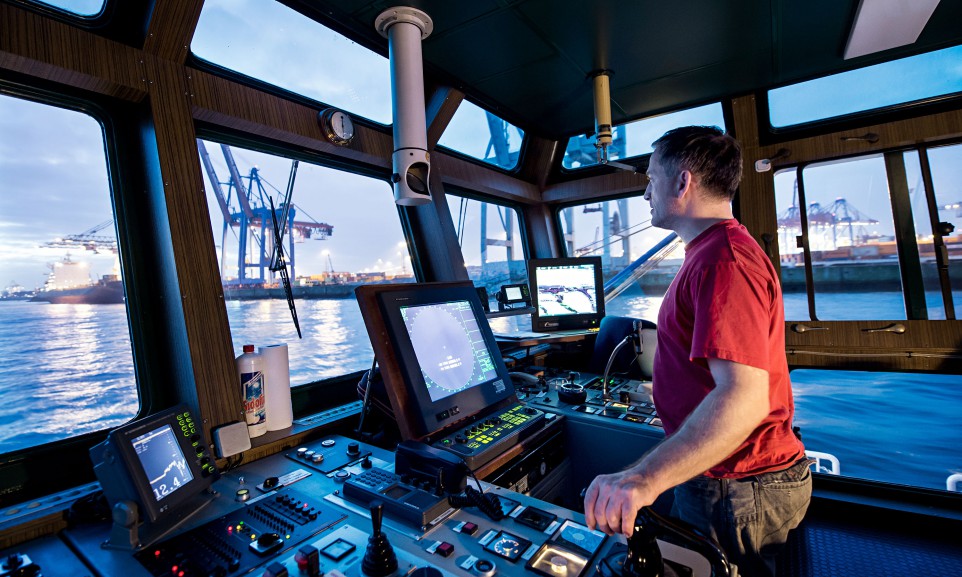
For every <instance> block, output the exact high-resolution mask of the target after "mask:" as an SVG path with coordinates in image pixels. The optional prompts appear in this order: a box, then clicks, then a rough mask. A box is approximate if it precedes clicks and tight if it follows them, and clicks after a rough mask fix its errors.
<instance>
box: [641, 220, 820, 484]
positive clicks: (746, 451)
mask: <svg viewBox="0 0 962 577" xmlns="http://www.w3.org/2000/svg"><path fill="white" fill-rule="evenodd" d="M710 358H715V359H725V360H729V361H733V362H736V363H741V364H744V365H749V366H752V367H757V368H759V369H764V370H766V371H768V382H769V392H768V398H769V404H770V412H769V414H768V416H767V417H765V419H764V420H763V421H762V422H761V424H759V425H758V428H756V429H755V430H754V431H753V432H752V434H751V435H749V437H748V439H747V440H746V441H745V442H744V443H742V445H741V446H740V447H738V449H736V450H735V452H734V453H732V454H731V455H730V456H728V457H727V458H726V459H724V460H723V461H722V462H720V463H718V464H717V465H716V466H714V467H712V468H711V469H709V470H708V472H707V473H706V474H707V475H709V476H711V477H716V478H741V477H747V476H751V475H757V474H759V473H765V472H767V471H775V470H778V469H782V468H785V467H787V466H788V465H790V464H792V463H793V462H795V461H796V460H798V459H799V458H801V457H802V456H803V455H804V451H805V448H804V447H803V446H802V442H801V441H800V440H799V439H798V438H797V437H796V436H795V434H794V433H793V432H792V419H793V417H794V414H795V404H794V401H793V399H792V385H791V382H790V381H789V378H788V361H787V359H786V357H785V312H784V309H783V304H782V291H781V287H780V285H779V282H778V277H777V275H776V272H775V267H773V266H772V263H771V262H770V261H769V260H768V257H766V256H765V253H764V252H762V249H761V247H760V246H758V243H757V242H755V239H753V238H752V237H751V235H750V234H748V231H747V230H746V229H745V227H744V226H742V225H741V224H739V223H738V221H736V220H725V221H722V222H719V223H717V224H714V225H712V226H711V227H709V228H708V229H707V230H705V231H704V232H702V233H701V234H700V235H698V237H697V238H695V240H693V241H692V242H691V243H689V244H688V246H687V247H686V248H685V262H684V264H683V265H682V267H681V269H680V270H679V271H678V275H677V276H676V277H675V279H674V280H673V281H672V283H671V286H670V287H669V288H668V293H667V294H666V295H665V300H664V302H663V303H662V305H661V310H660V311H659V313H658V348H657V349H656V350H655V361H654V376H653V378H652V381H653V394H654V401H655V406H656V407H657V410H658V416H659V417H661V420H662V423H663V424H664V427H665V433H666V434H667V435H671V434H672V433H674V432H675V431H677V430H678V428H679V427H681V425H682V423H683V422H684V421H685V419H686V418H687V417H688V415H689V414H691V412H692V411H693V410H694V409H695V407H696V406H698V404H699V403H701V401H702V400H703V399H704V398H705V396H706V395H708V393H709V392H711V390H712V389H714V388H715V381H714V379H713V378H712V376H711V372H710V371H709V370H708V361H707V359H710Z"/></svg>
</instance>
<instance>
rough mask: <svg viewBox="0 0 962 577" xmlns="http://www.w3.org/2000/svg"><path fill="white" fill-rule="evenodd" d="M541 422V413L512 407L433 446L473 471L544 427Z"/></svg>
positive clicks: (526, 407) (440, 440) (523, 407)
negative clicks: (456, 456)
mask: <svg viewBox="0 0 962 577" xmlns="http://www.w3.org/2000/svg"><path fill="white" fill-rule="evenodd" d="M544 419H545V415H544V411H542V410H539V409H536V408H534V407H531V406H524V405H515V406H513V407H511V408H509V409H508V410H505V411H502V412H500V413H498V414H495V415H491V416H489V417H487V418H485V419H481V420H478V421H475V422H474V423H472V424H470V425H467V426H465V427H462V428H461V429H459V430H457V431H455V432H453V433H451V434H449V435H448V436H446V437H444V438H442V439H439V440H438V441H436V442H435V443H434V446H435V447H439V448H442V449H447V450H449V451H453V452H454V453H456V454H457V455H458V456H459V457H461V458H462V459H463V460H464V462H465V464H466V465H467V466H468V467H469V468H470V469H472V470H474V469H477V468H478V467H481V466H483V465H484V464H485V463H487V462H488V461H490V460H491V459H493V458H494V457H496V456H498V455H500V454H501V453H503V452H504V451H505V450H506V449H508V448H510V447H512V446H514V445H516V444H518V443H519V442H521V441H523V440H524V439H526V438H528V437H529V436H531V435H532V434H533V433H535V432H536V431H537V430H538V429H540V428H541V427H542V426H544Z"/></svg>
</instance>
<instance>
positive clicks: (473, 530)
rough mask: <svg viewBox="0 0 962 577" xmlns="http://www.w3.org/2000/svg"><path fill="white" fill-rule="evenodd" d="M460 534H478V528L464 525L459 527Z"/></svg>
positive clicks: (471, 524) (473, 525)
mask: <svg viewBox="0 0 962 577" xmlns="http://www.w3.org/2000/svg"><path fill="white" fill-rule="evenodd" d="M461 532H462V533H464V534H465V535H474V534H475V533H477V532H478V526H477V525H475V524H474V523H465V524H464V527H461Z"/></svg>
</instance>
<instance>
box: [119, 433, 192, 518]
mask: <svg viewBox="0 0 962 577" xmlns="http://www.w3.org/2000/svg"><path fill="white" fill-rule="evenodd" d="M131 444H132V445H133V448H134V452H135V453H136V454H137V458H138V459H140V465H141V466H142V467H143V468H144V473H145V474H146V475H147V480H148V481H149V482H150V488H151V489H152V490H153V492H154V498H155V499H157V500H158V501H160V500H161V499H163V498H164V497H166V496H167V495H170V494H171V493H173V492H174V491H176V490H177V489H180V488H181V487H183V486H184V484H186V483H189V482H190V481H191V480H193V478H194V475H193V474H192V473H191V472H190V467H189V466H188V465H187V459H185V458H184V453H183V452H182V451H181V450H180V444H179V443H178V442H177V438H176V437H175V436H174V431H173V429H171V428H170V425H163V426H162V427H159V428H157V429H154V430H153V431H150V432H149V433H145V434H143V435H140V436H139V437H135V438H134V439H133V440H132V441H131Z"/></svg>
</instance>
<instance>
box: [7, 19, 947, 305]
mask: <svg viewBox="0 0 962 577" xmlns="http://www.w3.org/2000/svg"><path fill="white" fill-rule="evenodd" d="M51 3H53V4H55V5H56V4H59V5H67V6H68V7H71V8H74V9H76V10H77V11H78V12H81V13H90V12H96V11H97V10H99V6H100V4H101V3H100V2H99V1H98V0H86V1H83V2H78V1H76V0H73V1H71V0H58V2H51ZM191 49H192V50H193V51H194V53H195V54H196V55H198V56H199V57H201V58H204V59H207V60H210V61H211V62H215V63H217V64H219V65H222V66H225V67H227V68H231V69H234V70H236V71H238V72H241V73H243V74H248V75H250V76H254V77H257V78H260V79H262V80H264V81H266V82H269V83H272V84H275V85H277V86H280V87H282V88H285V89H288V90H291V91H293V92H297V93H300V94H303V95H306V96H308V97H310V98H314V99H317V100H318V101H321V102H325V103H328V104H330V105H333V106H336V107H340V108H343V109H345V110H347V111H349V112H351V113H352V114H354V115H357V116H363V117H366V118H369V119H371V120H374V121H376V122H379V123H383V124H389V123H390V122H391V106H390V98H391V95H390V72H389V69H388V62H387V60H386V59H385V58H383V57H381V56H379V55H377V54H374V53H372V52H370V51H368V50H366V49H364V48H362V47H360V46H358V45H357V44H355V43H353V42H351V41H349V40H347V39H345V38H343V37H340V36H338V35H336V34H334V33H332V32H330V31H328V30H327V29H325V28H324V27H322V26H320V25H318V24H317V23H315V22H313V21H311V20H309V19H307V18H304V17H303V16H301V15H299V14H297V13H296V12H294V11H292V10H290V9H289V8H287V7H285V6H283V5H281V4H280V3H276V2H264V1H263V0H256V1H255V0H230V1H228V0H208V1H207V2H205V5H204V11H203V14H202V16H201V19H200V22H199V24H198V29H197V33H196V35H195V38H194V40H193V42H192V44H191ZM893 74H894V75H895V76H890V75H893ZM905 75H908V76H905ZM893 77H896V78H910V79H911V82H907V81H906V82H902V81H899V82H893V81H892V80H891V78H893ZM855 80H856V81H855V82H854V83H853V84H852V85H851V86H841V85H840V86H828V87H826V85H825V81H813V82H811V83H806V84H805V85H801V86H800V87H799V88H798V90H797V91H796V92H794V93H792V92H791V91H784V90H783V91H779V92H777V93H776V94H775V95H774V96H773V99H774V100H773V103H772V108H773V114H775V115H776V123H779V122H785V123H790V122H799V121H805V120H807V119H810V118H811V115H812V114H819V113H820V114H826V113H832V114H842V113H846V112H849V110H846V109H839V108H837V105H838V104H839V103H841V104H846V105H847V104H852V103H855V104H857V105H860V106H865V107H870V106H879V105H885V104H888V103H889V102H887V101H884V100H879V99H878V98H879V97H880V95H891V97H892V98H895V99H901V100H907V99H912V98H918V97H919V95H918V93H916V92H912V90H914V89H915V88H916V87H918V86H926V85H928V86H934V87H935V89H936V90H937V91H943V92H951V91H953V90H955V91H958V90H962V47H960V48H955V49H949V50H946V51H943V52H942V54H939V55H937V57H934V58H929V59H927V60H924V59H923V61H914V62H913V63H909V65H908V66H907V67H906V66H904V65H903V67H902V68H899V69H898V70H897V71H892V70H885V69H879V67H872V68H871V69H866V70H864V71H862V72H860V73H859V74H858V75H857V76H856V78H855ZM906 90H908V92H906ZM715 108H717V107H715ZM716 116H717V112H716V111H715V110H714V109H712V107H707V108H706V110H700V111H697V113H696V116H695V117H694V118H695V120H694V121H695V122H698V123H713V124H720V120H719V121H717V122H715V121H714V119H715V117H716ZM688 122H691V120H690V119H689V120H676V119H674V118H673V117H671V115H665V116H663V117H659V118H656V119H652V120H651V121H649V122H646V123H639V124H638V125H637V126H632V127H630V128H629V131H628V142H629V151H628V152H629V155H632V154H642V153H644V152H646V151H647V150H648V149H649V145H650V142H651V140H654V139H655V138H656V137H657V136H659V135H660V134H661V133H663V132H664V130H667V129H668V128H671V127H673V126H675V125H677V124H680V123H688ZM509 135H510V138H511V145H512V147H514V148H516V147H517V146H518V145H519V144H520V142H521V139H520V135H519V134H518V132H517V130H516V129H511V130H509ZM441 142H442V144H444V145H445V146H448V147H451V148H455V149H457V150H460V151H462V152H465V153H467V154H471V155H474V156H477V157H481V156H483V155H484V153H485V150H486V148H487V146H488V137H487V131H486V123H485V120H484V116H483V113H482V111H480V110H479V109H477V108H476V107H474V106H473V105H465V106H462V109H461V110H459V113H458V115H457V116H456V117H455V120H454V121H453V122H452V124H451V126H450V127H449V128H448V130H447V131H446V132H445V134H444V135H443V138H442V141H441ZM958 148H959V147H952V148H947V149H943V150H940V151H938V152H937V153H934V154H933V160H932V165H933V171H934V172H935V175H936V188H937V191H938V195H939V200H940V202H941V201H942V200H946V201H947V202H949V201H951V202H954V201H956V200H962V191H960V190H959V187H960V182H962V168H960V167H962V153H960V152H959V150H958ZM103 150H104V143H103V134H102V130H101V127H100V125H99V124H98V123H97V121H95V120H94V119H92V118H91V117H89V116H86V115H84V114H82V113H78V112H73V111H66V110H60V109H56V108H53V107H50V106H47V105H41V104H36V103H31V102H27V101H24V100H20V99H16V98H13V97H10V96H0V186H2V190H3V193H2V194H0V262H2V264H3V266H2V272H0V289H2V288H5V287H7V286H9V285H11V284H12V283H14V282H17V283H19V284H21V285H23V286H25V287H27V288H34V287H36V286H39V285H41V284H42V283H43V280H44V278H45V276H46V273H47V272H48V270H49V269H48V266H47V265H48V263H52V262H54V261H57V260H60V259H61V258H63V257H64V256H65V254H66V252H67V251H65V250H64V249H53V248H45V247H44V244H45V243H47V242H49V241H52V240H54V239H56V238H58V237H63V236H65V235H70V234H79V233H82V232H84V231H86V230H88V229H90V228H91V227H94V226H96V225H98V224H100V223H103V222H105V221H107V220H109V219H111V217H112V210H111V205H110V197H109V195H110V191H109V186H108V181H107V165H106V160H105V158H104V152H103ZM208 150H209V152H210V154H211V158H212V161H213V162H214V164H215V170H216V171H217V174H218V179H219V180H220V181H221V182H225V181H226V180H227V177H228V172H227V168H226V164H225V162H224V158H223V155H222V154H221V151H220V149H219V146H217V145H216V143H210V144H209V146H208ZM234 157H235V160H236V161H237V165H238V168H239V170H240V171H241V173H242V174H245V175H247V174H249V173H250V170H251V168H253V167H257V168H258V170H259V171H260V175H261V177H262V178H263V179H264V181H265V182H266V183H268V184H269V185H272V187H271V186H268V192H269V193H270V194H271V195H272V196H273V198H274V199H275V202H278V201H279V199H280V198H281V192H280V191H283V190H284V189H285V188H286V185H287V179H288V174H289V172H290V161H289V160H287V159H281V158H276V157H271V156H269V155H265V154H261V153H257V152H253V151H248V150H241V149H236V148H235V149H234ZM936 157H937V158H936ZM754 160H755V159H746V166H747V169H751V163H752V162H753V161H754ZM878 162H880V161H878V160H876V161H871V160H869V161H865V162H859V163H857V166H858V170H854V169H853V167H854V166H855V165H851V164H850V165H849V166H848V168H847V169H842V168H840V167H835V168H831V167H829V168H819V169H816V168H811V169H808V170H807V172H806V184H807V190H808V196H809V199H808V200H809V201H810V202H811V201H818V202H821V203H822V204H823V205H824V204H830V203H831V202H833V201H834V199H835V198H836V197H844V198H846V200H847V201H848V202H849V203H851V205H852V206H855V207H857V208H858V210H860V211H862V212H863V213H865V214H867V215H869V216H870V217H872V218H875V219H878V220H879V221H880V224H879V225H878V227H877V228H878V229H879V231H878V232H879V234H883V235H884V234H891V224H890V223H891V216H888V217H887V218H886V217H885V214H884V213H885V211H886V210H888V211H889V215H890V210H889V209H888V208H887V206H886V203H887V189H886V187H885V182H884V173H880V172H879V171H878ZM834 164H838V163H834ZM909 164H910V166H909V175H910V180H913V182H914V180H917V176H913V174H916V173H917V169H913V167H912V166H911V162H910V163H909ZM916 164H917V161H916ZM913 170H916V172H913ZM808 179H811V182H810V183H809V182H808ZM913 182H910V186H914V184H913ZM776 183H777V188H778V190H777V199H776V201H777V203H778V205H779V211H782V210H783V209H784V208H787V207H788V206H789V205H790V204H791V198H792V192H793V188H794V177H793V176H792V175H788V176H785V175H780V176H779V177H778V178H776ZM205 185H206V186H207V188H208V190H207V195H208V203H209V206H210V209H211V234H212V235H213V237H214V241H215V244H216V245H217V246H218V251H219V256H222V258H223V260H224V262H225V264H226V265H227V268H226V269H225V275H226V276H235V275H236V261H237V256H236V244H237V240H236V238H237V232H238V229H237V228H236V227H233V228H230V229H228V231H227V234H226V236H222V235H223V232H224V227H223V219H222V217H221V214H220V211H219V209H218V208H217V206H216V201H215V197H214V195H213V192H212V190H211V185H210V183H209V181H208V179H207V178H206V175H205ZM223 190H224V191H225V192H226V188H225V189H223ZM293 202H294V204H295V205H296V207H297V210H298V215H297V218H298V220H316V221H319V222H324V223H327V224H330V225H332V226H333V227H334V234H333V236H332V237H331V238H330V239H327V240H309V241H306V242H303V243H299V244H297V247H296V249H295V258H296V264H297V270H296V273H297V274H313V273H319V272H322V271H324V270H327V269H328V268H329V267H330V266H331V265H333V267H334V268H335V269H336V270H338V271H343V270H348V271H364V270H386V271H388V272H394V273H399V272H404V271H405V270H409V267H410V262H409V261H408V260H407V258H406V248H405V247H404V246H403V242H402V241H403V237H402V234H401V228H400V224H399V222H398V219H397V211H396V208H395V206H394V204H393V197H392V195H391V190H390V187H389V185H388V184H387V183H385V182H383V181H379V180H376V179H370V178H366V177H361V176H357V175H352V174H349V173H345V172H340V171H336V170H332V169H327V168H323V167H318V166H312V165H307V164H305V163H301V165H300V168H299V171H298V175H297V180H296V185H295V189H294V194H293ZM232 204H233V207H232V208H233V209H234V210H236V209H237V208H238V206H237V203H236V199H234V200H233V202H232ZM359 206H363V207H364V209H363V210H358V207H359ZM574 212H575V217H576V221H575V233H576V245H577V246H584V245H585V244H588V243H590V242H592V241H593V240H594V238H595V235H596V234H598V233H600V231H602V230H603V226H604V225H603V223H602V222H601V216H600V214H601V213H599V212H584V211H581V210H575V211H574ZM629 212H630V215H629V216H630V217H631V218H630V220H631V222H632V223H639V222H643V221H644V220H646V219H647V214H648V207H647V203H646V202H644V201H643V200H640V199H635V200H632V201H631V208H630V210H629ZM954 215H955V213H954V212H951V213H946V214H943V215H941V216H942V217H943V219H950V218H955V216H954ZM477 219H478V216H477V210H475V211H474V212H472V213H471V215H470V217H469V222H468V230H469V231H477V230H478V227H477ZM494 220H495V219H494V217H493V215H492V216H491V217H489V221H494ZM886 223H888V224H886ZM489 226H494V224H493V222H492V224H490V225H489ZM886 227H887V228H886ZM489 231H490V236H493V237H497V236H499V235H498V233H497V232H495V231H492V230H491V229H490V228H489ZM596 231H598V232H597V233H596ZM112 232H113V229H112V227H108V228H106V229H105V230H104V231H102V232H101V234H111V233H112ZM654 233H655V231H651V232H650V233H649V235H648V236H649V238H648V239H646V240H644V241H642V242H640V243H638V245H637V246H638V248H635V249H634V250H633V252H636V251H638V252H640V251H642V250H644V248H645V247H646V246H648V245H650V244H651V243H652V242H654V237H655V236H660V233H658V234H657V235H655V234H654ZM471 234H473V235H475V236H479V234H478V233H477V232H472V233H471ZM464 245H465V258H466V261H467V262H468V264H478V262H479V258H480V250H479V247H480V238H465V241H464ZM498 251H501V252H500V253H499V252H498ZM399 253H402V254H399ZM70 254H71V257H72V258H73V259H74V260H83V261H87V262H90V263H91V266H92V270H93V272H94V274H95V275H97V276H99V275H101V274H107V273H110V272H112V269H114V268H115V267H116V257H115V256H114V255H113V254H111V253H109V252H105V253H101V254H95V253H92V252H90V251H83V250H79V249H78V250H73V251H71V253H70ZM499 254H500V255H503V249H494V248H492V250H491V251H490V253H489V259H491V260H493V259H498V258H500V256H499Z"/></svg>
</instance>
